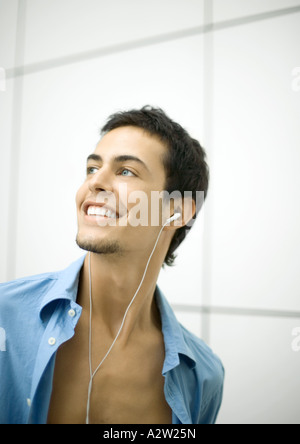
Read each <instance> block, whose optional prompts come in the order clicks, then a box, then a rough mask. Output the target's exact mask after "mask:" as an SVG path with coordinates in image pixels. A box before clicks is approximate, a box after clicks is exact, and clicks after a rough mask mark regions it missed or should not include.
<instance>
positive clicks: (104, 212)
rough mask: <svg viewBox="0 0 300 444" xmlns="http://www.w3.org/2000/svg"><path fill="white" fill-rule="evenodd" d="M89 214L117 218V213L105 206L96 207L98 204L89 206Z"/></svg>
mask: <svg viewBox="0 0 300 444" xmlns="http://www.w3.org/2000/svg"><path fill="white" fill-rule="evenodd" d="M87 214H88V216H106V217H109V218H113V219H116V218H117V215H116V213H115V212H114V211H112V210H108V209H106V208H104V207H96V206H92V205H91V206H89V207H88V210H87Z"/></svg>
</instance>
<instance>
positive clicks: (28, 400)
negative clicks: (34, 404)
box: [27, 398, 31, 407]
mask: <svg viewBox="0 0 300 444" xmlns="http://www.w3.org/2000/svg"><path fill="white" fill-rule="evenodd" d="M27 405H28V407H31V399H30V398H27Z"/></svg>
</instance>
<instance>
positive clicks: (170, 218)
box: [165, 213, 181, 225]
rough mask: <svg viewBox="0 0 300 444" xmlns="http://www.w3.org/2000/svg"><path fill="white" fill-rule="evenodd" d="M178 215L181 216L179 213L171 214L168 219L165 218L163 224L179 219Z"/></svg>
mask: <svg viewBox="0 0 300 444" xmlns="http://www.w3.org/2000/svg"><path fill="white" fill-rule="evenodd" d="M180 216H181V214H180V213H175V214H174V215H173V216H171V217H169V219H167V220H166V223H165V225H166V224H169V223H170V222H173V221H174V220H177V219H179V218H180Z"/></svg>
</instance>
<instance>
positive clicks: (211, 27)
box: [6, 0, 300, 79]
mask: <svg viewBox="0 0 300 444" xmlns="http://www.w3.org/2000/svg"><path fill="white" fill-rule="evenodd" d="M205 1H206V0H205ZM25 2H26V0H24V1H22V2H21V3H24V4H25ZM210 3H213V1H212V0H210ZM19 4H20V2H19ZM24 9H25V8H24ZM299 12H300V6H294V7H291V8H284V9H279V10H275V11H268V12H264V13H260V14H253V15H249V16H246V17H241V18H236V19H231V20H225V21H220V22H217V23H213V22H211V23H206V24H205V23H204V25H202V26H196V27H193V28H187V29H183V30H179V31H174V32H170V33H166V34H160V35H154V36H151V37H147V38H143V39H138V40H133V41H129V42H124V43H119V44H115V45H110V46H107V47H101V48H98V49H95V50H90V51H84V52H81V53H77V54H70V55H67V56H62V57H58V58H55V59H50V60H44V61H41V62H36V63H30V64H25V65H22V64H16V65H15V67H12V68H7V69H6V77H7V79H9V78H12V77H18V76H22V75H26V74H33V73H37V72H40V71H45V70H48V69H53V68H59V67H61V66H66V65H68V64H72V63H78V62H84V61H86V60H91V59H94V58H100V57H104V56H109V55H113V54H118V53H121V52H124V51H130V50H134V49H139V48H145V47H147V46H151V45H157V44H161V43H166V42H170V41H174V40H179V39H183V38H186V37H192V36H196V35H201V34H205V33H208V32H217V31H220V30H224V29H227V28H233V27H236V26H242V25H247V24H250V23H255V22H258V21H262V20H268V19H272V18H276V17H281V16H284V15H289V14H295V13H299ZM24 20H25V19H24Z"/></svg>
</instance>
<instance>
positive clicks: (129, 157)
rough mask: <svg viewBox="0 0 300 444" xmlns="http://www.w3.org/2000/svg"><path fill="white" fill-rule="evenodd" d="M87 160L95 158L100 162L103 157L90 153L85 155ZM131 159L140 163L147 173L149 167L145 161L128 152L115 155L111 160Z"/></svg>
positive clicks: (124, 160) (117, 161) (120, 161)
mask: <svg viewBox="0 0 300 444" xmlns="http://www.w3.org/2000/svg"><path fill="white" fill-rule="evenodd" d="M89 160H95V161H96V162H102V161H103V159H102V157H101V156H99V154H90V155H89V156H88V157H87V160H86V161H87V162H88V161H89ZM128 160H129V161H133V162H138V163H139V164H140V165H142V166H143V167H144V168H145V169H146V170H147V171H148V172H149V173H150V171H149V168H148V167H147V165H146V164H145V162H143V161H142V160H141V159H139V158H138V157H136V156H131V155H129V154H122V155H121V156H116V157H114V158H113V162H115V163H122V162H127V161H128Z"/></svg>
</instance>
